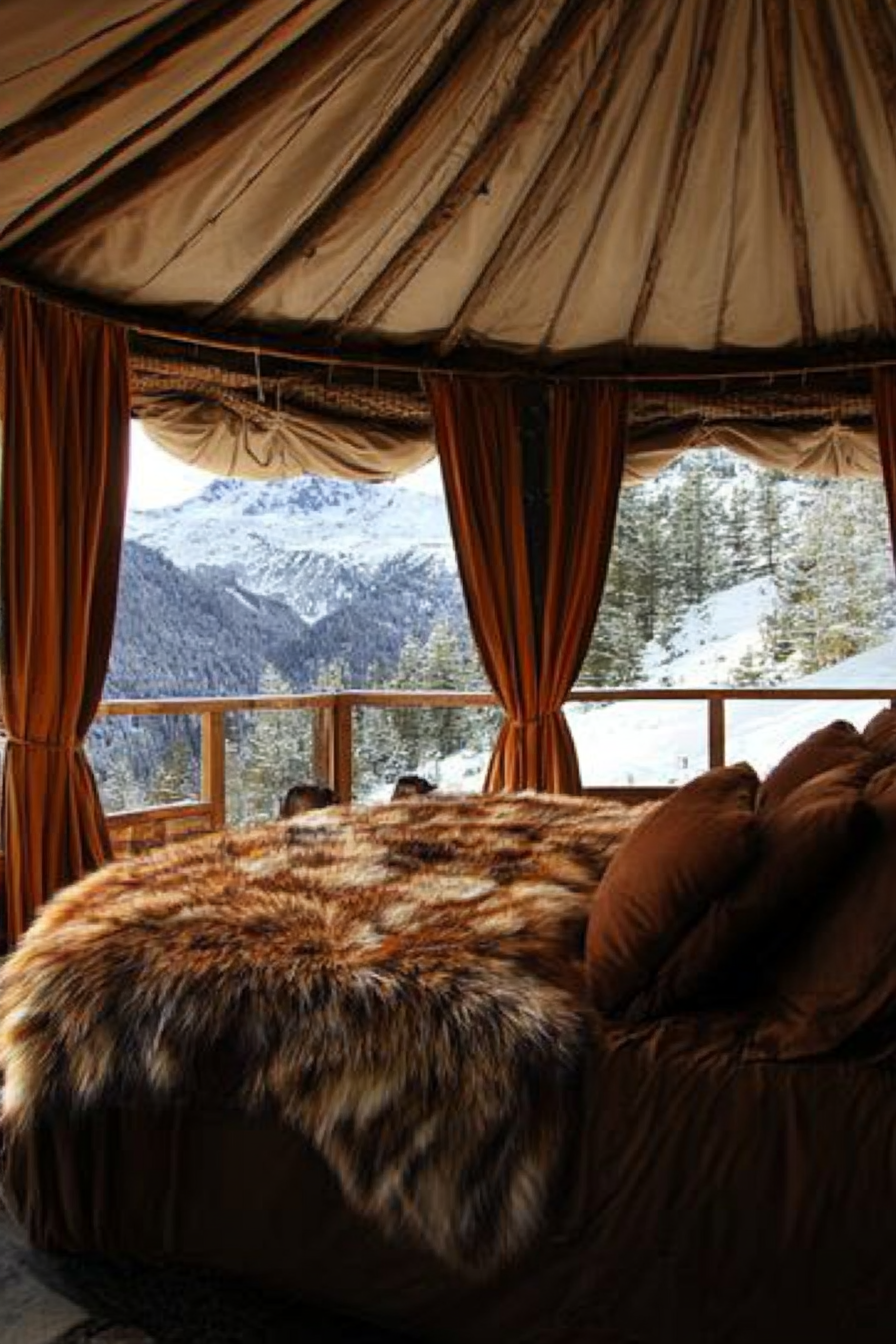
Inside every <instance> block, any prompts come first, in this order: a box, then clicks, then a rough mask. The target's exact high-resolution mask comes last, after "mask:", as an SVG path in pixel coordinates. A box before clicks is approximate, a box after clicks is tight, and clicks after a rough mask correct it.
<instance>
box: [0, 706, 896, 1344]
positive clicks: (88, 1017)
mask: <svg viewBox="0 0 896 1344" xmlns="http://www.w3.org/2000/svg"><path fill="white" fill-rule="evenodd" d="M832 727H833V728H834V731H833V732H832V733H830V734H828V735H827V738H825V736H824V734H822V735H821V742H822V746H823V747H824V750H823V751H821V752H819V751H818V750H817V747H818V737H817V736H816V735H813V738H815V741H812V740H811V739H810V741H809V743H808V746H807V747H806V750H805V751H804V752H802V754H801V756H800V755H799V754H798V755H797V756H796V764H797V768H796V770H791V769H790V767H788V772H789V779H786V780H785V777H784V773H783V772H781V773H779V775H778V787H776V788H774V789H765V790H764V791H763V789H762V788H759V787H758V781H757V780H756V778H755V776H754V775H753V774H752V772H751V771H750V769H749V767H745V766H741V767H727V768H726V770H727V773H721V774H720V773H719V772H711V774H712V775H713V778H712V780H711V781H710V782H709V783H707V782H705V781H706V778H707V777H704V782H702V783H700V782H695V783H694V785H693V786H689V787H688V788H687V789H682V790H680V791H678V792H677V793H676V794H675V795H672V797H670V798H669V799H668V800H666V801H665V802H663V803H661V804H659V805H656V806H654V807H652V808H651V810H649V811H647V810H645V811H643V812H639V811H638V810H634V811H631V812H629V811H626V810H625V809H624V808H622V807H620V806H619V805H613V804H609V805H608V804H601V803H597V802H595V801H592V800H570V799H551V798H544V797H539V798H536V797H532V796H529V797H527V796H523V797H519V798H513V797H505V796H501V795H499V796H497V797H493V798H487V799H475V800H473V799H470V800H448V799H430V798H420V799H416V800H413V801H412V802H408V803H407V804H403V805H395V804H390V805H388V806H387V807H383V808H373V809H366V810H365V809H355V810H350V811H347V810H345V809H334V810H333V811H332V812H326V813H315V814H311V815H310V816H308V817H305V818H302V819H301V820H300V821H297V822H291V823H287V824H283V823H280V824H275V825H273V826H271V827H268V828H264V829H263V830H262V831H258V832H250V833H246V834H243V835H239V834H236V835H230V836H225V837H212V838H209V839H208V840H205V841H200V842H192V843H189V844H187V845H184V846H178V847H175V848H172V849H170V850H168V851H165V852H162V853H160V854H158V855H156V856H147V857H145V858H143V859H142V860H139V861H132V862H129V863H126V864H123V865H117V866H115V867H112V868H110V869H107V870H106V871H105V872H104V873H100V874H96V875H95V876H94V877H92V878H90V879H87V880H86V881H85V882H83V883H81V884H79V886H77V887H76V888H73V889H72V890H71V891H70V892H69V893H68V894H65V895H63V896H62V897H60V898H57V900H56V901H55V902H54V903H53V904H52V905H51V906H50V907H49V908H48V909H47V910H46V911H45V912H44V914H43V915H42V916H41V918H40V920H39V921H38V923H37V924H36V926H35V928H34V929H33V930H32V931H31V932H30V933H29V934H28V935H27V937H26V939H25V940H24V942H23V944H22V945H21V947H20V948H19V950H18V951H17V952H16V953H15V955H14V956H13V957H12V958H11V959H10V960H9V961H8V963H7V965H6V967H5V968H4V971H3V976H2V987H0V1058H2V1064H3V1067H4V1069H5V1084H6V1094H5V1098H4V1103H3V1108H4V1109H3V1116H4V1122H3V1123H4V1135H5V1149H4V1153H3V1157H2V1174H3V1188H4V1190H5V1193H6V1197H7V1198H8V1200H9V1201H10V1203H11V1205H12V1207H13V1208H14V1210H15V1211H16V1213H17V1216H18V1217H19V1218H20V1219H21V1221H22V1222H23V1223H24V1224H25V1226H26V1228H27V1230H28V1232H29V1235H30V1236H31V1238H32V1240H33V1241H34V1242H35V1243H36V1244H37V1245H39V1246H42V1247H44V1248H46V1249H51V1250H61V1251H79V1252H84V1251H98V1252H100V1253H102V1254H105V1255H113V1256H136V1257H138V1258H141V1259H148V1260H152V1261H162V1262H166V1261H176V1262H177V1263H181V1264H187V1265H189V1264H196V1265H201V1266H204V1267H208V1268H212V1269H218V1270H226V1271H231V1272H233V1273H236V1274H240V1275H242V1276H245V1277H248V1278H250V1279H252V1280H255V1281H257V1282H259V1283H262V1284H267V1285H269V1286H274V1287H277V1288H279V1289H286V1290H287V1291H289V1292H291V1293H294V1294H296V1295H298V1296H300V1297H302V1298H306V1299H308V1300H311V1301H314V1302H317V1303H320V1304H323V1305H328V1306H333V1307H336V1308H338V1309H339V1310H340V1311H342V1312H348V1313H350V1314H354V1315H357V1316H359V1317H364V1318H369V1319H371V1320H373V1321H376V1322H377V1323H380V1324H384V1325H387V1326H390V1327H392V1328H394V1329H398V1330H402V1331H406V1332H407V1333H408V1334H409V1335H410V1336H413V1337H414V1338H416V1339H419V1340H423V1341H427V1342H428V1344H487V1342H488V1344H491V1341H494V1340H496V1339H514V1340H516V1341H519V1342H520V1344H694V1341H696V1340H705V1341H707V1344H755V1341H756V1340H760V1339H761V1340H762V1341H763V1344H785V1342H786V1344H792V1342H793V1341H794V1340H803V1339H810V1338H811V1339H812V1340H813V1344H841V1341H846V1340H848V1341H849V1342H850V1344H884V1341H889V1339H890V1338H891V1337H892V1321H893V1319H894V1318H896V1276H894V1275H893V1273H892V1257H893V1247H894V1245H896V1145H894V1142H893V1136H894V1133H896V1088H894V1074H893V1044H894V1040H896V901H894V900H893V898H892V892H893V878H892V873H893V871H894V869H893V864H894V862H896V853H894V848H893V846H894V840H896V766H893V765H890V766H887V765H885V764H883V757H882V755H881V753H880V752H879V751H878V750H876V749H875V748H870V747H869V746H868V744H867V743H862V745H861V749H860V750H858V751H854V750H853V748H855V746H856V738H857V737H858V736H859V735H858V734H856V733H855V732H854V731H852V732H847V731H845V729H844V727H843V726H842V725H832ZM846 727H847V728H848V727H849V725H847V726H846ZM829 746H833V755H834V759H833V760H832V759H831V753H830V752H829V751H828V749H827V748H828V747H829ZM841 747H845V748H848V750H847V751H845V752H842V751H841V750H840V748H841ZM793 760H794V757H793V754H791V766H792V765H793ZM810 765H811V768H808V767H809V766H810ZM785 784H786V787H785ZM710 795H712V796H714V797H715V799H716V803H715V804H714V806H715V808H716V809H717V812H718V815H717V814H716V812H714V811H713V807H710V808H709V809H708V810H705V809H704V808H703V805H704V804H705V803H706V800H707V798H708V797H709V796H710ZM688 800H690V803H689V801H688ZM695 800H696V801H695ZM691 804H693V812H692V807H691ZM722 814H725V818H726V819H725V820H722V819H721V816H722ZM698 815H699V816H701V817H702V820H701V821H700V823H699V825H698V824H692V823H693V822H694V819H695V817H696V816H698ZM701 827H702V829H703V831H704V832H706V831H709V832H713V834H710V835H708V836H707V835H706V834H704V835H703V836H702V840H703V849H704V850H705V853H703V855H702V856H701V853H700V850H701V846H700V845H699V844H698V843H697V841H698V840H699V839H700V838H701ZM726 828H729V829H726ZM676 834H677V835H678V836H679V838H680V840H681V842H682V845H684V843H685V841H687V845H688V846H693V849H694V855H695V856H696V857H694V856H692V858H691V859H688V858H687V855H686V853H685V852H684V850H682V849H679V848H678V847H677V846H676V844H675V843H674V841H675V836H676ZM726 836H727V841H726V844H721V845H720V844H719V841H720V838H722V837H726ZM651 837H653V839H654V840H655V841H657V843H656V844H655V845H647V846H646V848H649V850H650V852H649V854H646V855H645V854H644V853H639V852H638V846H640V845H645V841H647V842H649V841H650V839H651ZM626 850H628V851H629V853H628V855H626ZM706 853H708V854H709V856H710V858H711V859H712V864H711V865H710V867H712V868H713V870H714V871H715V873H716V876H717V886H716V888H715V889H710V888H707V887H705V886H702V885H701V883H699V882H697V883H694V884H693V885H691V884H690V878H691V877H692V876H693V875H694V874H695V873H700V872H703V869H702V867H701V865H702V864H703V863H704V860H705V857H706ZM614 868H615V869H616V870H617V872H616V876H617V879H619V874H620V871H621V874H622V880H621V881H620V885H619V888H618V889H617V891H616V893H615V895H613V890H614V889H613V881H614V879H613V869H614ZM635 873H640V874H641V875H642V877H641V879H639V881H641V882H642V886H641V887H640V888H639V887H638V886H637V884H636V885H635V886H634V887H632V886H631V885H630V884H631V882H632V881H633V880H634V879H633V874H635ZM682 874H684V875H685V877H686V878H687V879H688V880H687V881H685V882H684V884H683V886H682V888H681V892H684V893H685V895H682V894H681V892H680V891H677V890H673V887H674V880H675V878H676V876H677V877H678V878H681V877H682ZM648 879H649V881H648ZM670 883H672V886H670V885H669V884H670ZM626 890H628V891H630V892H632V893H633V895H632V900H633V901H634V903H635V905H638V900H637V897H638V896H639V894H640V896H641V897H642V898H643V899H642V901H641V905H640V909H641V910H642V912H644V913H645V914H646V916H648V917H649V918H648V919H647V924H648V926H649V937H648V938H647V939H646V941H643V942H639V937H635V938H633V939H632V940H631V941H630V942H629V944H627V945H626V944H625V943H624V940H623V941H621V942H620V947H622V948H623V953H624V952H625V950H626V946H627V947H628V948H629V949H631V950H632V953H633V955H632V958H631V960H632V965H631V967H626V966H625V964H624V957H623V958H622V960H621V961H620V966H621V970H622V975H623V978H624V977H631V983H632V984H636V983H639V984H640V985H641V989H640V990H639V991H638V993H642V992H643V991H644V989H645V988H648V989H652V988H653V987H654V986H656V985H661V984H663V983H665V982H664V980H663V977H664V976H665V975H667V974H668V972H667V968H668V967H670V966H674V965H675V964H676V958H677V957H679V956H680V955H681V953H682V952H683V951H684V952H685V953H686V955H685V962H684V964H685V965H687V963H688V959H689V958H690V959H691V960H692V961H693V960H694V959H695V950H694V945H693V944H691V946H690V947H688V944H689V940H691V939H693V937H694V936H695V934H697V933H699V931H700V930H701V928H703V929H704V933H703V934H702V935H701V936H702V937H706V936H707V935H706V930H709V934H710V936H708V938H707V941H706V943H705V945H701V955H703V954H705V962H704V963H702V965H703V970H706V969H707V967H708V968H709V970H710V971H711V972H712V974H709V975H708V978H707V979H706V980H703V979H701V981H700V986H701V988H700V995H699V1006H697V1005H695V1004H694V1003H692V1002H691V1001H690V999H689V998H688V996H687V994H685V995H684V998H685V999H686V1000H687V1001H686V1002H682V1001H681V985H680V983H679V981H678V980H676V979H675V978H674V977H673V978H672V981H671V982H670V983H671V984H672V990H673V992H671V993H670V997H669V998H668V999H667V1001H665V1002H663V1003H660V1004H659V1006H657V1005H654V1006H653V1009H651V1011H656V1013H657V1014H658V1015H657V1016H655V1017H652V1018H650V1017H648V1016H647V1014H646V1013H645V1011H644V1004H643V1003H639V1002H638V993H636V994H635V995H634V997H628V998H625V997H624V996H623V997H624V1002H623V1003H622V1005H621V1007H620V1008H619V1010H618V1011H615V1012H614V1014H613V1015H608V1014H606V1013H604V1012H601V1011H598V1008H597V1005H596V1004H595V1003H594V1000H593V998H592V997H591V992H590V990H591V986H592V985H593V981H594V968H593V966H592V967H590V968H589V967H586V960H585V953H586V925H587V933H588V934H593V931H594V928H595V927H596V928H598V929H600V928H601V927H602V926H603V927H604V928H607V927H612V926H613V925H614V922H615V923H616V924H617V925H620V924H621V923H622V922H623V921H624V916H625V911H624V907H619V905H618V904H617V906H616V908H615V909H613V908H612V907H611V908H609V909H607V908H604V909H602V908H601V907H602V902H604V901H605V900H607V899H608V893H609V899H611V900H616V901H618V897H619V893H620V892H621V891H626ZM670 892H671V893H672V894H671V896H670V894H669V893H670ZM695 892H696V893H698V895H697V898H694V893H695ZM685 896H689V897H690V903H688V900H687V899H685ZM735 898H737V899H735ZM658 912H659V913H658ZM664 919H666V920H667V922H666V923H665V924H664ZM707 919H712V920H714V921H717V922H716V923H713V924H712V925H709V924H706V921H707ZM650 920H653V925H652V926H650ZM720 920H721V921H722V922H721V923H719V922H718V921H720ZM725 920H727V921H728V922H727V923H725V922H724V921H725ZM636 933H638V928H637V927H636ZM639 936H640V935H639ZM645 948H647V949H648V953H647V960H648V961H649V965H648V971H647V974H648V981H647V984H646V985H645V982H644V981H643V979H642V980H641V981H639V980H638V977H639V976H642V977H643V975H644V967H645V957H644V949H645ZM657 949H659V956H657V955H656V953H657ZM587 955H588V958H590V959H591V960H592V961H593V960H594V959H595V958H597V957H599V956H600V955H601V944H600V940H599V939H598V940H595V938H594V937H593V936H592V937H590V938H589V939H588V941H587ZM680 965H681V963H679V968H680ZM616 969H618V968H615V969H614V974H616ZM701 974H702V972H701Z"/></svg>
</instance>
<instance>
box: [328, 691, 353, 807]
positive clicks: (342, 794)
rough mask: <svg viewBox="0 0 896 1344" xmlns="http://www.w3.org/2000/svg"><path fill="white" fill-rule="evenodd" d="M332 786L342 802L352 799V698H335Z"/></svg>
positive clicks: (340, 696) (341, 696)
mask: <svg viewBox="0 0 896 1344" xmlns="http://www.w3.org/2000/svg"><path fill="white" fill-rule="evenodd" d="M330 787H331V788H332V789H333V790H334V791H335V793H336V797H337V799H338V800H339V802H340V803H350V802H351V800H352V699H351V696H348V695H336V696H334V698H333V747H332V765H331V773H330Z"/></svg>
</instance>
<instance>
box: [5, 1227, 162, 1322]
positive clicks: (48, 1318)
mask: <svg viewBox="0 0 896 1344" xmlns="http://www.w3.org/2000/svg"><path fill="white" fill-rule="evenodd" d="M0 1341H2V1344H88V1341H89V1344H154V1341H152V1340H151V1337H150V1336H149V1335H147V1334H145V1333H144V1332H143V1331H141V1330H134V1329H132V1328H130V1327H127V1326H125V1327H120V1326H117V1325H114V1324H113V1323H112V1322H111V1321H108V1320H106V1321H104V1320H102V1319H101V1318H98V1317H93V1318H91V1314H90V1312H89V1311H88V1310H86V1309H85V1308H84V1307H83V1306H80V1305H78V1303H76V1302H74V1301H72V1300H71V1298H69V1297H66V1296H64V1295H63V1294H62V1293H60V1292H58V1291H56V1290H55V1289H54V1288H51V1287H50V1286H49V1284H48V1283H47V1282H45V1280H44V1277H43V1276H41V1277H38V1275H37V1274H36V1273H35V1270H34V1266H33V1264H32V1254H31V1252H30V1251H29V1250H28V1249H27V1247H26V1246H25V1243H24V1241H23V1239H22V1237H21V1235H20V1233H19V1232H18V1230H17V1229H16V1228H15V1227H14V1226H13V1224H12V1222H11V1221H10V1219H9V1218H8V1217H7V1215H6V1214H5V1213H4V1212H3V1211H2V1207H0Z"/></svg>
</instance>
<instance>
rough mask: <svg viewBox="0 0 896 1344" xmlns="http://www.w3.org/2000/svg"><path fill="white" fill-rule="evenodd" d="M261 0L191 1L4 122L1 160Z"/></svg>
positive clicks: (110, 97)
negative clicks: (31, 107) (40, 100)
mask: <svg viewBox="0 0 896 1344" xmlns="http://www.w3.org/2000/svg"><path fill="white" fill-rule="evenodd" d="M259 3H260V0H191V3H190V4H189V5H185V6H184V7H183V8H181V9H177V10H175V11H174V13H173V14H167V15H166V16H165V17H164V18H163V19H161V20H160V21H159V22H158V23H154V24H153V25H152V26H151V27H150V28H147V29H145V30H144V31H143V32H141V33H138V34H137V36H136V37H132V38H130V39H129V40H128V41H127V42H125V43H123V45H122V46H120V47H115V48H113V50H112V51H111V52H110V53H109V54H107V55H105V56H103V57H102V59H101V60H99V61H97V62H95V63H94V64H93V65H91V66H89V67H88V68H87V69H86V70H85V71H83V73H81V74H79V75H78V76H77V78H76V79H74V80H71V81H70V82H69V83H68V84H66V85H65V86H64V87H63V88H62V89H61V90H60V91H59V92H58V93H57V94H56V95H55V96H53V97H51V98H50V99H48V100H47V101H46V102H44V103H41V104H40V105H39V106H38V107H37V108H36V109H35V110H34V111H32V112H29V113H28V114H27V115H26V116H24V117H21V118H20V119H19V120H18V121H14V122H11V123H10V125H8V126H4V128H3V134H2V136H0V163H4V162H5V161H6V160H8V159H14V158H16V157H17V156H18V155H19V154H23V153H24V152H25V151H26V150H28V149H31V148H32V147H33V146H34V145H36V144H40V143H41V142H43V141H48V140H52V139H53V138H54V137H56V136H59V135H62V134H63V133H64V132H65V131H69V130H71V129H72V127H73V126H77V125H78V124H79V123H80V122H82V121H85V120H86V119H87V118H88V117H90V116H92V115H93V114H94V113H95V112H97V111H99V110H101V109H103V108H106V107H107V106H108V104H109V103H110V102H112V101H114V100H117V99H119V98H122V97H124V96H125V95H126V94H128V93H130V92H131V90H132V89H136V88H139V87H140V85H141V84H146V83H147V82H148V81H149V80H150V79H151V78H153V76H155V75H157V74H158V72H159V70H160V69H163V68H164V67H165V65H166V64H172V65H173V64H175V63H176V62H177V61H183V60H184V58H185V57H188V56H189V52H190V48H191V47H194V46H196V45H197V43H199V42H201V41H203V40H204V39H205V38H206V37H208V36H209V34H214V33H216V32H218V31H220V30H221V29H222V28H223V27H225V26H226V25H227V24H229V23H233V21H234V20H235V19H238V18H240V16H241V15H242V14H243V13H244V11H245V10H247V9H255V8H256V7H257V6H258V5H259Z"/></svg>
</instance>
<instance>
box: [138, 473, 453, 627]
mask: <svg viewBox="0 0 896 1344" xmlns="http://www.w3.org/2000/svg"><path fill="white" fill-rule="evenodd" d="M127 535H128V537H129V538H131V539H133V540H135V541H140V542H143V544H144V545H146V546H150V547H152V548H153V549H155V550H158V551H161V552H162V554H163V555H165V556H167V557H168V559H169V560H171V561H172V562H173V563H174V564H175V565H177V566H178V568H180V569H183V570H187V571H195V572H198V573H200V574H205V575H207V576H215V575H216V574H220V576H221V577H224V576H225V575H226V576H229V577H230V578H231V579H232V580H233V581H234V582H236V583H237V584H239V586H240V587H241V588H248V589H250V590H251V591H253V592H256V593H261V594H262V595H264V596H265V597H275V598H279V599H281V600H282V601H284V602H287V603H289V605H290V606H291V607H293V609H294V610H295V611H297V612H298V614H299V615H300V616H302V617H303V618H304V619H305V620H306V621H319V620H321V619H322V618H323V617H325V616H327V615H329V614H330V613H331V612H333V611H335V610H337V609H338V608H340V607H344V606H345V605H346V604H347V603H348V602H351V601H352V600H354V599H355V598H356V597H357V595H358V593H359V590H360V589H361V588H363V589H366V588H368V587H369V585H370V583H371V582H374V581H376V579H377V577H378V575H379V574H380V573H381V571H383V569H384V567H389V566H391V565H394V562H395V561H396V560H397V559H398V558H400V557H402V558H405V560H406V561H408V562H411V561H412V564H413V567H414V569H415V570H416V571H417V573H418V575H419V574H421V573H422V572H424V571H426V570H430V571H431V572H432V573H433V575H434V577H435V576H439V577H443V576H444V574H445V573H446V572H448V573H454V571H455V562H454V551H453V547H452V543H451V536H450V531H449V526H448V517H447V514H446V511H445V504H444V500H443V499H442V498H441V497H439V496H434V495H430V494H424V493H422V492H419V491H414V490H409V489H407V488H404V487H402V486H399V485H395V484H393V483H392V482H383V483H381V484H376V485H373V484H367V483H363V484H359V483H356V482H348V481H335V480H324V479H321V478H319V477H313V476H303V477H299V478H297V479H292V480H283V481H272V482H257V481H236V480H224V479H221V480H215V481H213V482H212V483H211V484H210V485H209V486H208V488H207V489H205V490H204V491H203V492H202V493H201V494H200V495H196V496H194V497H193V498H192V499H188V500H186V501H184V502H183V503H182V504H179V505H176V506H174V507H169V508H164V509H152V510H145V511H142V512H140V511H134V512H132V513H131V514H130V515H129V517H128V525H127Z"/></svg>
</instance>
